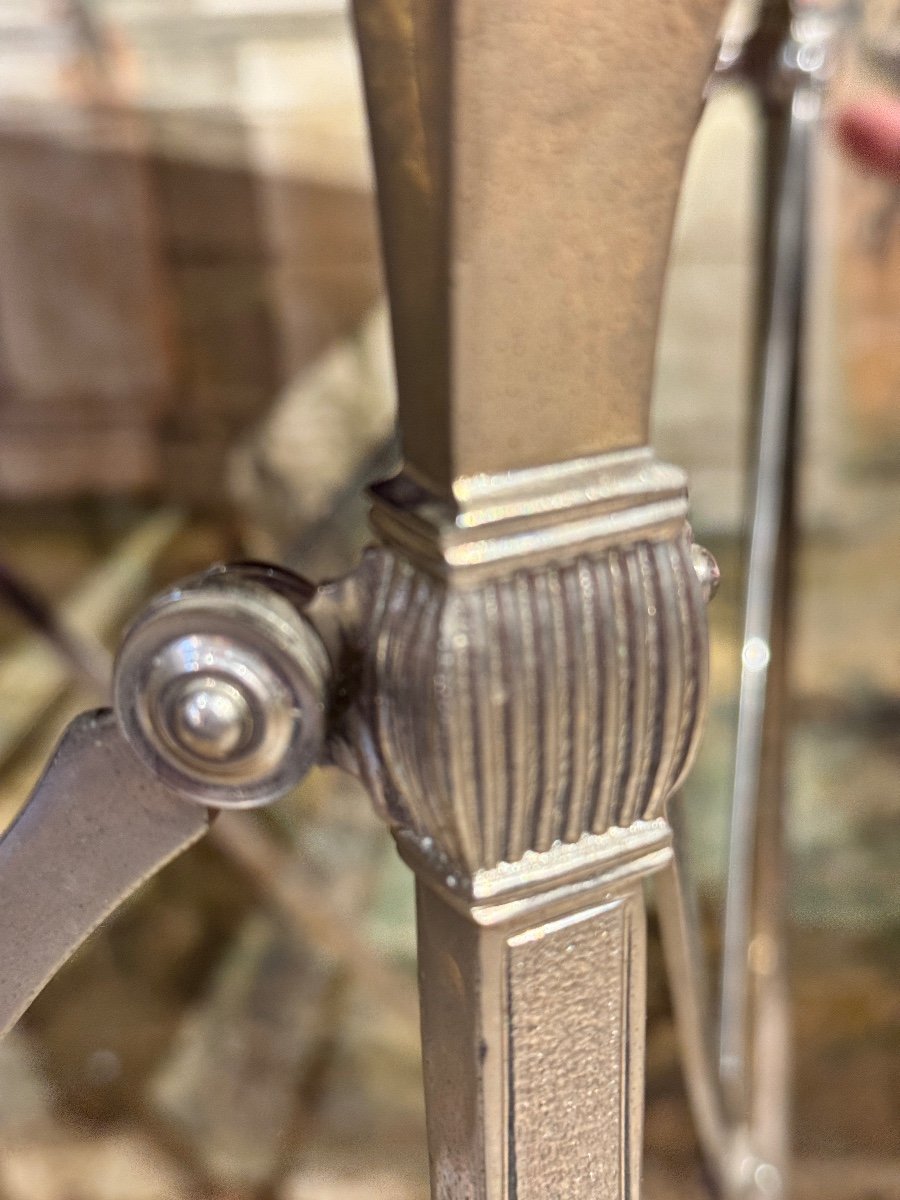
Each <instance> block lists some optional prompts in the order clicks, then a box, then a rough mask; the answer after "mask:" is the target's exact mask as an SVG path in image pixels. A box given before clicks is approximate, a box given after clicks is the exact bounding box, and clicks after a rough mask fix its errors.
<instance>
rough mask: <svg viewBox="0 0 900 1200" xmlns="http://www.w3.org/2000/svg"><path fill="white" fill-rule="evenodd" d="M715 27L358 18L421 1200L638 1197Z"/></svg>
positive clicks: (381, 622)
mask: <svg viewBox="0 0 900 1200" xmlns="http://www.w3.org/2000/svg"><path fill="white" fill-rule="evenodd" d="M723 7H724V4H723V2H722V0H689V2H688V0H683V2H680V3H678V4H672V3H671V2H670V0H652V2H650V3H643V4H640V5H634V4H633V3H632V2H631V0H605V2H604V3H602V4H597V3H594V2H593V0H590V2H588V0H491V2H490V3H487V2H485V0H356V3H355V12H356V21H357V29H358V34H359V41H360V49H361V57H362V62H363V68H364V77H365V81H366V92H367V98H368V106H369V114H370V121H371V127H372V139H373V147H374V157H375V167H376V173H377V177H378V185H379V198H380V208H381V217H382V231H383V238H384V248H385V265H386V275H387V280H388V286H389V292H390V298H391V307H392V318H393V329H394V342H395V350H396V362H397V377H398V386H399V407H400V422H401V428H402V433H403V442H404V452H405V468H404V472H403V474H402V475H401V476H400V477H399V478H398V479H397V480H394V481H392V482H391V483H390V484H387V485H385V486H383V487H380V488H378V489H376V497H375V508H374V511H373V527H374V529H375V532H376V534H377V536H378V538H379V540H380V542H381V544H382V546H381V548H380V549H378V550H376V551H373V552H372V554H371V555H370V557H369V560H368V566H367V568H366V571H367V572H368V574H367V575H366V580H365V583H364V584H363V587H362V591H363V594H364V595H365V597H366V602H365V605H364V607H365V612H366V618H365V622H364V628H363V629H362V630H361V631H360V632H359V634H358V654H359V662H360V668H359V669H360V686H359V697H360V702H359V708H358V713H357V721H356V726H355V728H356V729H357V731H359V730H360V729H361V730H365V731H366V749H365V760H366V765H365V770H366V773H367V778H368V779H369V780H370V786H372V787H373V788H374V790H375V791H376V792H377V793H378V796H379V803H380V804H382V805H383V807H384V809H385V811H386V812H387V813H388V814H389V817H390V820H391V821H392V824H393V825H394V827H395V835H396V837H397V840H398V844H399V846H400V848H401V852H402V853H403V855H404V857H405V858H406V859H407V861H408V862H409V863H410V864H411V865H412V867H413V869H414V870H415V872H416V875H417V888H418V916H419V947H420V988H421V996H422V1019H423V1039H424V1059H425V1085H426V1104H427V1113H428V1137H429V1146H430V1153H431V1170H432V1194H433V1196H434V1197H435V1200H546V1198H548V1197H553V1198H554V1200H625V1198H626V1197H629V1198H630V1200H635V1198H636V1197H637V1196H638V1195H639V1192H640V1155H641V1119H642V1111H643V1059H644V1034H643V1025H644V1017H645V999H644V972H645V963H644V907H643V895H642V884H643V880H644V878H645V877H646V876H648V875H650V874H652V873H654V872H656V871H658V870H661V869H662V868H663V867H664V866H665V865H666V864H667V863H668V861H669V858H670V854H671V851H670V847H669V841H670V834H669V829H668V826H667V824H666V821H665V803H666V799H667V796H668V795H669V793H670V792H671V790H672V789H673V787H675V786H676V784H677V782H678V780H679V779H680V778H681V777H682V775H683V774H684V772H685V770H686V769H687V766H688V764H689V762H690V758H691V755H692V753H693V748H694V746H695V743H696V739H697V737H698V734H699V729H700V726H701V724H702V716H703V711H704V705H705V676H706V621H705V598H704V594H703V587H702V585H701V581H700V580H699V579H698V577H697V574H696V572H695V569H694V562H693V558H692V552H691V544H690V538H689V531H688V529H687V526H686V524H685V516H686V511H687V510H686V490H685V479H684V476H683V474H682V473H681V472H680V471H678V470H676V469H675V468H671V467H667V466H665V465H663V464H660V463H659V462H657V461H656V460H655V458H654V456H653V454H652V452H651V451H650V449H649V448H648V447H647V445H646V443H647V438H648V426H649V396H650V387H651V381H652V368H653V353H654V344H655V338H656V324H657V315H658V310H659V302H660V297H661V292H662V281H663V275H664V270H665V264H666V259H667V255H668V247H669V237H670V231H671V226H672V221H673V217H674V211H675V205H676V201H677V196H678V190H679V185H680V180H681V174H682V169H683V164H684V159H685V156H686V153H687V148H688V144H689V141H690V137H691V134H692V132H693V128H694V125H695V123H696V119H697V116H698V114H699V107H700V97H701V94H702V91H703V87H704V84H705V81H706V76H707V73H708V70H709V65H710V63H711V61H712V51H713V46H714V43H715V38H716V32H717V27H718V19H719V17H720V15H721V11H722V9H723ZM358 750H359V744H358V741H357V751H358Z"/></svg>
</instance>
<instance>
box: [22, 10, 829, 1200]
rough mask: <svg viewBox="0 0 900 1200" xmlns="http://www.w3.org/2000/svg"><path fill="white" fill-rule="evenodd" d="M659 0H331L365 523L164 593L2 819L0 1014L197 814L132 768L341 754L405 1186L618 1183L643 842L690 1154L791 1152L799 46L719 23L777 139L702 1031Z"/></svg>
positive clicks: (672, 42)
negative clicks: (101, 707) (670, 383)
mask: <svg viewBox="0 0 900 1200" xmlns="http://www.w3.org/2000/svg"><path fill="white" fill-rule="evenodd" d="M664 3H665V13H666V29H667V30H668V32H669V34H670V38H669V41H668V42H667V44H666V45H665V46H664V47H660V46H659V45H658V44H657V40H656V39H657V37H658V34H659V28H658V27H659V23H660V14H661V12H662V7H663V0H661V2H660V3H659V4H647V5H644V6H634V5H633V4H631V3H630V2H628V0H610V2H608V3H604V4H599V5H598V4H596V3H590V4H588V3H583V4H582V3H579V2H575V0H570V2H568V3H564V2H563V0H540V2H538V0H534V2H531V0H525V2H523V0H493V3H491V4H490V5H488V4H484V3H482V2H481V0H477V2H476V0H452V2H448V0H358V2H357V5H356V10H357V23H358V29H359V36H360V43H361V48H362V58H363V63H364V69H365V75H366V85H367V94H368V101H369V108H370V115H371V123H372V129H373V140H374V147H375V159H376V167H377V173H378V178H379V186H380V196H381V207H382V214H383V225H384V234H385V247H386V261H387V273H388V280H389V285H390V291H391V299H392V306H393V318H394V327H395V341H396V350H397V364H398V377H399V385H400V407H401V419H402V424H403V432H404V437H405V444H406V469H405V471H404V473H403V474H401V475H400V476H399V477H398V478H397V479H395V480H392V481H391V482H389V483H388V484H385V485H382V486H381V487H379V488H378V489H376V491H375V497H374V499H375V503H374V509H373V522H372V523H373V528H374V530H375V532H376V535H377V537H378V539H379V542H380V545H378V546H376V547H375V548H373V549H372V550H370V551H369V552H368V553H367V554H366V555H365V556H364V558H363V561H362V562H361V563H360V565H359V567H358V568H357V569H356V571H355V572H353V573H352V574H351V575H350V576H349V577H347V578H345V579H343V580H339V581H337V582H335V583H332V584H327V585H324V586H322V587H320V588H318V589H315V588H312V587H311V586H310V585H306V584H304V583H303V582H302V581H300V580H297V579H295V578H294V577H292V576H289V575H287V574H286V573H285V572H281V571H278V570H276V569H274V568H264V567H259V566H253V565H248V564H244V565H243V566H238V567H234V568H225V569H219V570H216V571H213V572H211V573H209V574H208V575H207V576H204V577H202V578H200V579H198V580H195V581H191V582H190V583H189V584H188V585H185V586H183V587H181V588H179V589H176V590H175V591H173V592H170V593H169V594H167V595H166V596H164V597H162V598H161V599H160V600H158V601H156V602H155V603H154V604H153V605H151V607H150V608H149V609H148V610H147V612H146V613H145V614H144V615H143V616H142V617H141V618H140V619H139V620H138V622H137V623H136V624H135V625H134V626H133V628H132V630H131V631H130V633H129V635H128V636H127V638H126V641H125V643H124V646H123V649H122V652H121V654H120V656H119V660H118V665H117V669H116V689H115V690H116V703H117V714H118V718H119V721H120V722H121V725H122V727H123V730H124V732H125V734H126V735H127V737H128V739H129V740H130V741H131V743H132V745H133V746H134V748H135V750H137V752H138V755H139V756H140V758H141V759H142V760H143V763H141V762H139V761H138V759H136V758H134V756H133V755H132V754H131V751H130V750H128V749H127V747H126V746H125V745H124V744H123V743H122V741H121V739H120V738H119V735H118V734H117V733H116V730H115V728H114V725H113V722H112V718H111V717H110V716H109V715H105V716H102V717H99V718H98V717H87V718H82V719H81V721H80V722H78V723H76V724H75V725H74V726H73V727H72V728H71V730H70V732H69V734H68V735H67V738H66V739H65V740H64V742H63V745H62V747H61V749H60V751H59V752H58V755H57V757H56V759H55V760H54V762H53V764H51V767H50V769H49V770H48V773H47V775H46V776H45V778H44V781H43V782H42V784H41V785H40V786H39V788H38V790H37V792H36V794H35V796H34V798H33V799H32V801H31V802H30V804H29V805H28V807H27V808H26V810H25V812H24V814H23V817H22V818H20V820H19V822H17V824H16V826H15V827H14V828H13V830H12V831H11V832H10V834H9V835H7V838H6V839H5V840H4V841H3V842H2V843H0V912H2V914H3V916H2V922H0V959H2V960H3V961H4V962H5V963H6V964H10V963H15V968H14V970H15V975H13V974H8V975H7V978H6V981H5V983H4V985H3V986H4V987H5V991H0V1000H2V1003H3V1005H4V1006H5V1008H4V1011H5V1015H6V1017H7V1018H8V1019H9V1020H12V1019H14V1018H15V1016H16V1014H17V1013H18V1012H19V1011H20V1010H21V1008H22V1006H23V1005H24V1004H25V1003H27V1000H28V999H29V997H30V996H31V995H32V994H33V993H34V992H35V991H36V989H37V988H39V987H40V986H41V985H42V983H43V982H44V981H45V979H46V977H47V975H48V974H49V973H50V972H52V970H53V969H55V967H56V966H57V965H58V964H59V962H60V961H62V959H63V958H64V957H65V955H66V954H67V953H69V952H70V951H71V949H72V948H74V946H75V945H77V944H78V943H79V942H80V941H81V940H82V939H83V937H85V936H86V935H87V933H88V932H89V931H90V929H91V928H92V927H93V926H94V925H95V924H96V922H97V921H98V920H100V919H101V918H102V917H103V915H105V913H106V912H108V911H109V910H110V909H111V907H113V906H114V904H115V903H116V902H117V900H118V899H119V898H121V897H122V896H124V895H125V894H127V893H128V892H129V891H130V890H131V889H132V888H133V887H134V886H136V885H137V884H138V883H139V882H140V881H141V879H143V878H144V877H146V875H147V874H148V873H149V872H150V871H151V870H153V869H155V868H156V867H157V866H158V865H160V864H161V863H162V862H164V861H166V860H167V859H168V858H170V857H171V856H172V855H173V854H174V853H176V852H177V851H178V849H180V848H182V847H183V846H185V845H187V844H189V843H190V842H191V841H192V840H194V839H195V838H197V837H199V836H200V834H201V833H202V832H203V829H204V828H205V822H206V817H205V809H204V808H203V807H201V806H197V805H190V804H187V803H185V802H184V800H182V799H179V798H178V797H176V796H175V795H173V793H172V792H170V791H168V789H167V787H166V786H164V785H169V786H173V787H177V789H178V791H179V793H180V795H181V796H183V797H191V798H192V799H194V800H199V801H201V802H202V804H204V805H209V806H213V807H215V806H246V805H249V804H257V803H264V802H266V801H267V800H270V799H272V798H274V797H275V796H276V795H277V794H279V793H281V792H283V791H284V790H286V789H287V788H288V787H290V786H292V784H293V783H295V782H296V781H297V780H298V779H299V777H300V776H301V775H302V773H303V772H304V771H305V770H306V769H308V768H309V767H310V766H311V765H312V764H313V763H314V762H316V761H323V762H333V763H338V764H341V765H344V766H346V767H349V768H350V769H352V770H355V771H356V772H357V773H358V774H359V775H360V776H361V778H362V779H363V781H364V782H365V784H366V786H367V787H368V789H369V791H370V793H371V794H372V798H373V801H374V802H375V805H376V807H377V809H378V811H379V812H380V813H381V814H382V815H383V816H384V817H385V819H386V820H388V821H389V822H390V824H391V827H392V829H393V832H394V836H395V839H396V841H397V844H398V847H399V850H400V853H401V854H402V855H403V857H404V859H405V860H406V861H407V862H408V863H409V864H410V866H411V867H412V868H413V870H414V871H415V873H416V877H417V896H418V921H419V954H420V988H421V1006H422V1028H423V1037H424V1047H423V1051H424V1062H425V1084H426V1101H427V1120H428V1138H429V1148H430V1156H431V1176H432V1193H433V1196H434V1198H435V1200H547V1198H548V1197H560V1198H562V1197H565V1200H598V1198H601V1200H626V1198H628V1200H637V1197H638V1196H639V1193H640V1165H641V1134H642V1115H643V1068H644V1063H643V1059H644V1030H643V1027H644V1021H645V961H644V900H643V890H642V889H643V883H644V881H645V879H646V878H648V877H650V876H653V877H655V878H656V881H657V884H658V889H659V892H658V894H659V896H660V900H661V903H660V914H661V919H662V926H663V933H664V940H665V949H666V957H667V962H668V967H669V972H670V976H671V979H672V984H673V995H674V1001H675V1009H676V1016H677V1019H678V1023H679V1027H680V1030H681V1036H682V1042H683V1048H684V1060H685V1066H686V1072H687V1081H688V1090H689V1093H690V1096H691V1100H692V1104H693V1107H694V1110H695V1114H696V1118H697V1124H698V1128H699V1133H700V1139H701V1143H702V1145H703V1148H704V1151H705V1153H706V1155H707V1158H708V1160H709V1163H710V1168H711V1175H712V1177H713V1178H714V1180H715V1181H716V1183H717V1186H718V1190H719V1192H720V1194H721V1195H722V1196H723V1197H727V1200H738V1198H739V1197H741V1198H744V1200H746V1198H749V1197H753V1196H756V1197H764V1196H765V1197H777V1196H781V1195H783V1194H784V1181H785V1178H786V1175H785V1159H786V1146H785V1141H786V1136H785V1130H786V1120H785V1102H784V1095H785V1087H784V1072H785V1069H786V1068H785V1064H786V1062H787V1054H786V1048H785V1045H784V1036H785V1021H784V1011H785V1006H784V1002H783V1001H784V997H783V990H784V966H783V957H782V954H781V952H780V946H781V940H780V920H781V892H782V888H783V872H782V863H781V850H780V846H781V830H780V820H781V818H780V811H781V808H780V788H781V765H782V764H781V747H780V741H779V737H780V730H781V728H782V724H783V721H782V714H781V713H780V711H779V707H778V705H779V701H780V696H781V690H780V672H781V671H782V670H783V661H784V653H783V652H784V636H785V630H784V626H785V617H786V613H787V601H788V590H789V589H788V575H787V572H786V559H785V552H786V549H787V545H788V540H789V533H790V496H791V487H790V459H791V452H792V448H793V441H792V437H793V425H794V422H793V410H794V404H795V397H796V382H797V380H796V368H797V350H798V342H799V329H800V315H801V309H802V287H801V283H802V274H803V266H804V263H803V248H804V223H803V222H804V216H805V207H804V205H805V187H806V177H807V172H808V159H809V147H810V136H811V129H812V123H813V121H814V119H815V115H816V108H817V105H816V100H815V95H816V90H815V89H816V81H817V78H818V72H819V70H820V66H821V62H822V61H823V60H822V56H821V55H820V54H819V53H818V51H819V49H821V47H820V46H819V45H818V43H817V44H816V46H813V45H812V44H811V42H809V41H805V40H804V30H807V31H808V30H809V29H810V28H812V27H811V26H809V25H808V24H804V23H803V22H795V26H794V31H795V36H793V37H792V38H789V39H788V41H787V42H784V40H783V39H782V40H781V41H776V40H774V39H772V38H771V32H772V30H771V29H770V28H769V27H768V26H766V28H765V29H764V30H763V34H764V35H765V37H764V38H763V42H760V41H756V42H754V43H753V46H754V47H755V50H754V53H755V54H757V57H756V58H755V59H753V61H754V62H757V63H758V62H760V61H762V60H761V59H760V58H759V56H758V53H757V52H758V51H759V47H760V46H761V45H763V44H765V46H766V47H768V49H767V51H766V53H767V54H769V55H770V57H769V58H768V59H767V60H766V63H765V69H764V70H760V71H759V73H758V74H754V72H751V71H747V70H743V68H744V67H746V65H747V63H748V62H749V61H751V59H752V58H753V56H752V55H750V56H749V57H748V54H749V51H748V54H742V53H741V50H740V48H738V49H736V50H734V49H733V54H732V58H731V59H729V62H728V64H727V65H728V66H729V68H730V67H732V66H735V65H736V64H741V65H742V73H743V74H744V75H745V76H749V77H751V78H754V79H757V80H761V79H764V80H765V81H766V87H767V89H769V90H767V91H766V105H767V111H769V112H770V126H769V129H770V135H771V138H772V146H773V155H772V159H773V163H774V164H775V166H776V167H777V172H776V174H775V175H774V176H773V180H774V183H773V190H772V194H771V197H770V203H769V206H768V213H769V217H770V221H771V237H770V239H769V252H770V254H771V256H772V262H773V264H774V266H773V269H772V271H771V274H770V277H769V278H768V280H767V288H766V289H765V296H766V304H765V306H764V327H765V338H764V340H763V343H762V370H761V388H762V393H761V394H762V402H761V409H760V429H759V443H760V468H759V477H758V481H757V489H756V502H755V512H754V528H753V536H752V549H751V560H752V561H751V587H750V594H749V598H748V607H747V628H746V637H745V645H744V673H743V685H742V696H741V727H740V732H739V738H738V743H739V745H738V762H737V776H736V784H735V818H734V833H733V843H732V856H731V864H730V872H731V878H730V883H729V896H728V912H727V919H726V945H725V989H724V993H725V994H724V1001H723V1014H722V1038H721V1052H720V1056H719V1057H720V1061H719V1062H717V1061H716V1051H715V1048H714V1046H713V1045H712V1039H711V1038H710V1036H709V1035H710V1030H711V1026H710V1022H709V1017H708V1008H707V998H706V991H705V985H704V980H703V970H702V963H701V956H700V953H699V948H698V937H697V933H698V930H697V922H696V916H695V914H694V912H693V902H692V899H691V892H690V888H689V886H688V882H687V878H688V877H687V871H686V868H685V863H684V852H683V842H682V840H681V837H680V830H679V824H678V815H679V814H678V811H677V807H676V806H671V807H672V809H673V811H671V812H670V811H669V808H670V797H671V794H672V793H673V791H674V790H675V789H676V788H677V786H678V783H679V781H680V780H681V778H682V777H683V775H684V773H685V772H686V770H687V769H688V767H689V765H690V761H691V758H692V755H693V751H694V749H695V747H696V744H697V739H698V737H699V734H700V730H701V727H702V721H703V715H704V710H705V704H706V671H707V632H706V619H705V604H706V602H707V600H708V599H709V598H710V597H711V596H712V594H713V593H714V591H715V587H716V583H717V580H718V571H717V568H716V567H715V564H714V562H713V561H712V560H711V558H710V556H709V555H708V554H706V552H705V551H702V550H700V549H699V548H697V547H695V546H692V544H691V538H690V531H689V529H688V526H687V525H686V520H685V518H686V511H687V509H686V490H685V479H684V476H683V474H682V473H681V472H680V471H678V470H677V469H676V468H672V467H668V466H665V465H663V464H660V463H659V462H657V461H656V459H655V458H654V456H653V454H652V452H651V450H650V449H649V448H648V447H647V446H646V445H645V442H646V432H647V392H648V387H649V379H650V374H651V367H652V350H653V340H654V333H655V322H656V311H657V306H658V300H659V293H660V289H661V279H662V269H663V263H664V259H665V253H666V247H667V242H668V234H669V227H670V223H671V216H672V211H673V208H674V203H675V197H676V195H677V189H678V184H679V180H680V175H681V169H682V164H683V159H684V155H685V152H686V149H687V143H688V139H689V136H690V132H691V130H692V127H693V123H694V118H695V115H696V101H697V98H698V97H699V95H700V94H701V91H702V89H703V86H704V83H705V79H704V76H705V68H706V63H707V61H708V60H709V58H710V57H711V51H712V48H713V40H714V32H715V25H716V20H717V18H718V16H719V15H720V9H721V7H722V5H721V3H720V0H693V2H692V3H690V4H688V3H683V4H679V5H677V6H676V5H669V2H668V0H664ZM763 9H764V12H765V14H766V15H767V19H769V18H771V17H772V15H773V13H774V14H776V15H779V14H780V19H783V15H784V14H783V10H779V9H778V8H777V6H776V5H775V4H766V5H764V6H763ZM804 11H805V12H806V11H808V10H806V9H805V10H804ZM815 28H816V29H819V28H820V27H819V26H815ZM760 36H762V35H760ZM748 45H749V43H748ZM773 45H774V46H777V54H776V55H775V57H771V54H772V46H773ZM661 50H662V51H663V52H662V53H661ZM775 62H778V63H780V64H781V66H780V69H779V72H776V71H775V70H774V68H773V63H775ZM721 65H722V64H721V61H720V66H721ZM763 760H765V765H764V762H763ZM148 765H149V766H150V767H151V768H152V770H153V772H154V773H155V775H157V776H158V777H159V778H160V779H161V780H162V781H163V783H157V782H155V781H154V779H153V777H152V776H150V775H149V774H148V772H147V766H148ZM133 809H136V812H135V811H133ZM673 835H674V850H673ZM73 844H74V845H82V846H83V847H84V851H83V854H82V856H81V857H79V858H77V859H76V861H75V866H74V868H73V869H72V871H71V872H70V873H69V874H68V875H67V876H66V884H65V889H63V888H62V887H60V888H59V889H56V888H51V887H50V886H49V879H50V876H49V874H48V869H47V864H50V863H52V864H54V866H53V872H54V878H55V877H56V864H57V863H58V862H62V861H64V860H65V861H66V862H71V861H72V856H71V847H72V845H73ZM36 898H38V899H39V901H40V902H39V903H37V904H35V903H33V902H34V900H35V899H36ZM751 947H752V948H753V953H752V954H751ZM751 980H752V994H751V997H750V998H751V1001H752V1003H751V1004H750V1005H748V1003H747V989H748V987H749V986H750V981H751ZM751 1014H752V1018H753V1020H752V1023H751V1022H750V1020H749V1018H750V1016H751ZM748 1045H752V1048H753V1049H752V1053H753V1060H752V1062H751V1063H750V1064H747V1062H746V1061H745V1060H746V1050H747V1047H748Z"/></svg>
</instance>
